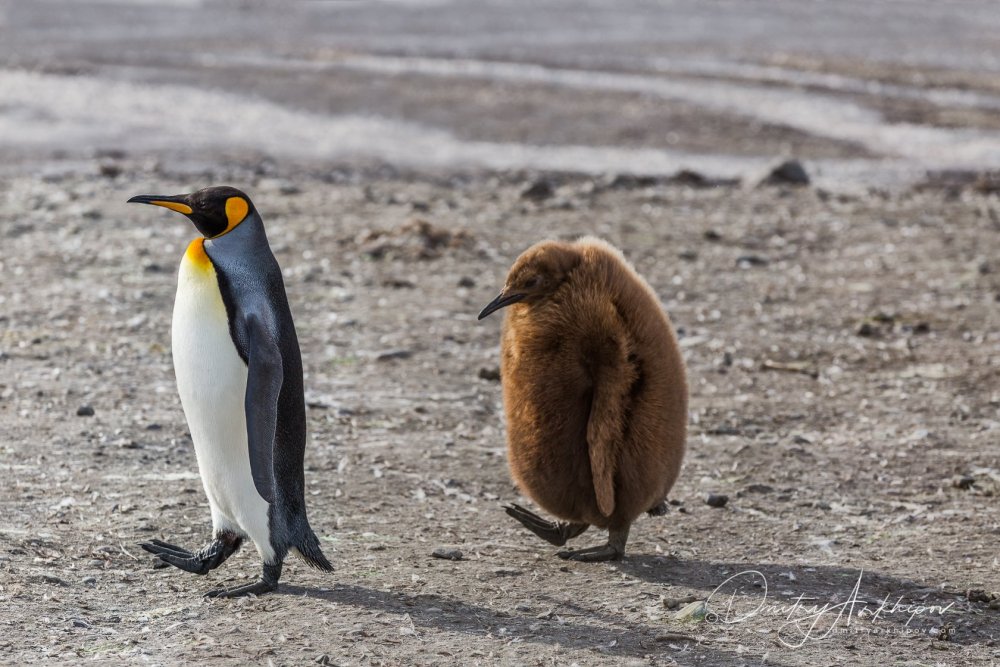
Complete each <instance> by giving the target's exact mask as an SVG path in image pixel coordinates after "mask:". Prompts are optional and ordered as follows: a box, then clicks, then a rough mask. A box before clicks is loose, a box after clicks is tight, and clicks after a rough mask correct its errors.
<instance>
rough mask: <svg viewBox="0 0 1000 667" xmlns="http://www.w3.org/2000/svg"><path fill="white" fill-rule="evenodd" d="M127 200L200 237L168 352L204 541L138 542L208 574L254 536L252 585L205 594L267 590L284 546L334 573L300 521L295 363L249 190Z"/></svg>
mask: <svg viewBox="0 0 1000 667" xmlns="http://www.w3.org/2000/svg"><path fill="white" fill-rule="evenodd" d="M129 202H130V203H131V202H135V203H140V204H152V205H154V206H163V207H164V208H169V209H170V210H172V211H177V212H178V213H182V214H184V215H185V216H187V217H188V219H190V220H191V222H193V223H194V225H195V227H197V228H198V231H199V232H201V234H202V237H200V238H197V239H195V240H193V241H191V244H190V245H188V248H187V252H185V253H184V258H183V259H182V260H181V265H180V272H179V275H178V280H177V298H176V301H175V302H174V318H173V331H172V338H173V341H172V347H173V357H174V372H175V374H176V376H177V390H178V392H179V393H180V397H181V404H182V406H183V407H184V415H185V416H186V417H187V422H188V427H189V429H190V431H191V439H192V440H193V441H194V450H195V454H196V456H197V458H198V468H199V471H200V472H201V480H202V483H203V484H204V487H205V494H206V495H207V496H208V503H209V506H210V507H211V510H212V528H213V539H212V541H211V542H210V543H209V544H207V545H206V546H205V547H204V548H202V549H201V550H200V551H197V552H194V553H192V552H190V551H188V550H187V549H184V548H182V547H178V546H174V545H172V544H169V543H167V542H162V541H160V540H150V541H149V542H148V543H143V544H142V545H141V546H142V548H143V549H145V550H146V551H148V552H150V553H153V554H155V555H156V556H158V557H159V558H160V559H161V560H163V561H165V562H167V563H169V564H171V565H173V566H175V567H178V568H180V569H182V570H185V571H187V572H193V573H195V574H207V573H208V572H209V571H210V570H213V569H215V568H217V567H219V566H220V565H221V564H222V563H223V562H224V561H225V560H226V559H227V558H229V556H231V555H232V554H233V553H235V552H236V550H237V549H239V548H240V545H241V544H242V543H243V541H244V540H246V539H249V540H250V541H252V542H253V544H254V546H255V547H257V551H258V552H259V553H260V556H261V558H262V559H263V561H264V573H263V576H262V577H261V579H260V581H257V582H254V583H251V584H247V585H244V586H238V587H235V588H230V589H220V590H214V591H211V592H209V593H208V596H210V597H238V596H241V595H248V594H257V595H259V594H261V593H266V592H268V591H273V590H275V589H276V588H277V587H278V578H279V577H280V576H281V566H282V563H283V562H284V559H285V556H286V555H287V554H288V552H289V550H290V549H296V550H298V552H299V554H300V555H301V556H302V557H303V558H304V559H305V561H306V562H307V563H309V565H312V566H313V567H317V568H319V569H321V570H327V571H329V570H332V569H333V568H332V567H331V565H330V562H329V561H327V559H326V557H325V556H324V555H323V552H322V550H321V549H320V546H319V541H318V540H317V539H316V535H315V533H313V531H312V529H311V528H310V527H309V522H308V521H307V520H306V503H305V489H304V486H305V482H304V478H303V454H304V451H305V444H306V414H305V399H304V396H303V387H302V359H301V357H300V356H299V344H298V340H297V339H296V337H295V326H294V324H293V323H292V315H291V312H290V311H289V308H288V299H287V297H286V296H285V286H284V283H283V282H282V279H281V269H280V268H279V267H278V262H277V261H276V260H275V259H274V255H273V254H272V253H271V248H270V246H268V243H267V236H266V235H265V234H264V224H263V222H262V221H261V219H260V215H258V213H257V210H256V209H255V208H254V205H253V203H251V201H250V198H249V197H247V196H246V195H245V194H243V193H242V192H240V191H239V190H236V189H235V188H230V187H212V188H206V189H204V190H199V191H198V192H195V193H193V194H188V195H174V196H158V195H139V196H137V197H132V198H131V199H129Z"/></svg>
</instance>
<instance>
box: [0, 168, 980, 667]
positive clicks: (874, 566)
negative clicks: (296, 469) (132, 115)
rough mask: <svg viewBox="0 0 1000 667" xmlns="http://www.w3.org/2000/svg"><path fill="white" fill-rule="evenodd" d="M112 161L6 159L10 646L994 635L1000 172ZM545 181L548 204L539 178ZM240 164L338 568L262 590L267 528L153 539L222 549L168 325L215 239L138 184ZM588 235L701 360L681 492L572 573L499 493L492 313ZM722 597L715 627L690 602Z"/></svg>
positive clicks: (262, 655) (603, 648) (681, 645)
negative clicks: (460, 169)
mask: <svg viewBox="0 0 1000 667" xmlns="http://www.w3.org/2000/svg"><path fill="white" fill-rule="evenodd" d="M110 162H111V164H110V166H109V159H105V160H104V161H103V163H102V164H103V175H102V173H101V171H99V169H98V165H97V164H96V163H94V164H90V165H85V166H84V167H80V168H75V169H73V170H69V171H65V172H57V171H51V172H50V173H49V174H48V177H47V178H45V179H38V178H34V177H28V176H19V175H16V174H13V173H8V174H6V175H3V176H0V234H2V237H3V244H4V248H5V252H4V255H3V257H2V259H0V273H2V275H3V291H2V293H0V324H2V326H0V369H2V371H3V372H2V375H0V432H2V433H3V434H4V438H3V442H2V443H0V466H2V467H3V469H4V471H5V474H6V477H7V479H8V483H7V484H5V485H3V486H2V487H0V503H2V506H3V508H4V510H5V513H6V516H5V517H4V519H3V521H2V522H0V602H2V604H0V627H2V628H3V631H0V651H2V653H3V655H4V656H5V657H4V661H5V662H9V663H11V664H21V663H27V662H34V661H43V660H44V661H51V662H65V663H73V664H76V663H79V662H80V661H93V662H102V663H129V664H134V663H136V662H146V663H151V664H181V663H188V664H191V663H197V664H208V665H227V664H275V665H280V664H308V663H315V664H376V665H396V664H454V663H456V662H462V663H476V664H496V663H499V664H569V663H573V662H575V663H578V664H609V665H610V664H615V665H617V664H673V663H677V664H684V665H742V664H753V665H760V664H775V665H820V664H830V665H833V664H837V665H840V664H955V665H959V664H962V665H967V664H992V663H994V662H996V661H998V660H1000V647H998V646H996V641H998V640H1000V616H998V614H1000V611H998V610H997V607H998V606H1000V603H998V602H996V601H995V596H996V593H995V592H996V591H1000V572H998V561H997V543H998V532H1000V516H998V512H997V505H996V497H995V496H996V493H997V491H998V488H1000V486H998V484H1000V334H998V331H1000V263H998V259H997V258H998V257H1000V199H998V197H997V195H996V194H991V193H989V192H984V191H983V190H984V189H986V188H980V189H979V190H976V189H974V188H971V187H966V186H962V185H954V186H949V187H929V188H913V189H907V190H900V191H896V192H891V193H884V192H878V191H872V192H870V193H869V194H867V195H864V196H846V195H838V194H830V193H826V192H823V191H821V190H818V189H815V188H809V187H805V188H791V187H763V188H751V187H746V186H727V187H714V188H697V187H692V186H688V185H683V184H670V183H666V182H663V181H649V182H638V183H637V182H635V181H628V180H622V179H619V180H618V181H617V182H613V181H611V179H608V178H596V179H592V178H583V177H569V176H559V175H548V176H544V177H539V176H531V175H524V174H500V175H495V176H490V175H483V174H464V175H463V174H459V175H452V176H448V177H445V176H441V177H431V176H426V177H410V176H403V175H400V174H395V173H392V172H388V171H385V170H382V171H378V170H376V171H372V172H365V173H362V172H356V171H350V170H343V171H339V172H337V173H335V174H333V175H331V173H330V172H329V171H327V172H322V173H320V172H316V173H310V172H308V171H301V172H300V173H294V172H291V171H287V172H284V173H283V174H282V176H281V178H277V177H275V176H274V175H273V174H269V173H263V174H262V173H259V172H254V171H253V170H252V169H249V168H247V169H243V168H240V167H233V168H231V169H228V170H211V169H202V170H200V171H197V172H187V173H184V172H171V173H164V172H163V171H162V170H160V171H156V170H151V168H150V167H149V166H148V165H143V164H140V163H133V162H131V161H129V160H128V159H125V160H121V161H117V162H116V161H114V160H113V159H112V160H110ZM539 178H544V179H548V181H549V182H551V184H552V185H553V189H552V196H550V197H547V198H544V199H542V200H532V199H527V198H525V197H523V196H522V193H523V192H524V190H525V189H526V188H527V187H528V186H529V185H531V184H532V183H533V182H534V181H535V180H537V179H539ZM210 183H215V184H221V183H231V184H233V185H237V186H241V187H243V188H244V189H246V191H247V192H248V193H249V194H250V195H251V197H252V198H253V199H254V201H255V203H256V204H257V207H258V209H259V210H260V211H261V212H262V214H263V217H264V220H265V223H266V225H267V227H268V231H269V235H270V238H271V243H272V246H273V248H274V250H275V253H276V255H277V257H278V259H279V261H280V262H281V264H282V266H283V267H284V271H285V278H286V286H287V289H288V294H289V298H290V300H291V303H292V309H293V313H294V315H295V317H296V323H297V326H298V330H299V336H300V341H301V344H302V351H303V357H304V361H305V366H306V386H307V400H308V403H309V415H308V416H309V425H310V430H311V436H310V442H309V445H308V449H307V452H306V481H307V485H308V502H309V504H310V505H309V511H310V519H311V523H312V524H313V526H314V528H315V529H316V532H317V534H319V535H320V536H321V540H322V542H323V545H324V549H325V550H326V552H327V555H328V556H329V557H330V559H331V560H332V561H333V562H334V565H335V567H336V571H335V572H334V573H332V574H323V573H318V572H316V571H313V570H310V569H308V568H307V567H305V566H304V565H303V564H302V563H301V562H300V561H295V560H292V561H290V562H289V564H288V566H287V567H286V570H285V574H284V577H283V580H282V585H281V588H280V589H279V591H278V592H277V593H276V594H272V595H268V596H264V597H261V598H259V599H257V598H250V599H241V600H234V601H225V600H207V599H204V598H203V597H202V593H203V592H205V591H207V590H209V589H211V588H215V587H217V586H220V585H232V584H235V583H238V582H242V581H245V580H248V579H249V578H251V577H253V576H256V575H257V573H258V567H259V561H258V559H257V556H256V554H255V553H252V552H249V553H248V552H242V553H240V554H239V555H237V556H236V557H234V558H233V559H231V560H230V561H229V562H227V563H226V565H225V566H223V567H222V568H221V569H220V570H217V571H216V572H214V573H212V574H211V575H209V576H208V577H207V578H198V577H194V576H191V575H187V574H185V573H182V572H179V571H177V570H172V569H171V570H164V569H154V568H153V564H152V562H151V560H150V558H149V557H147V556H146V555H145V554H144V553H143V552H142V551H141V550H140V549H138V547H137V546H136V543H137V542H139V541H141V540H145V539H148V538H151V537H157V538H160V539H166V540H168V541H171V542H176V543H180V544H184V545H189V546H199V545H201V544H202V543H203V542H205V541H206V540H207V538H208V535H209V530H210V522H209V512H208V507H207V503H206V500H205V497H204V494H203V491H202V489H201V485H200V481H199V479H198V476H197V468H196V464H195V460H194V456H193V451H192V447H191V442H190V439H189V436H188V433H187V430H186V425H185V422H184V418H183V414H182V412H181V409H180V404H179V401H178V399H177V395H176V390H175V387H174V382H173V374H172V368H171V361H170V348H169V346H170V338H169V326H168V323H169V318H170V312H171V304H172V299H173V292H174V283H175V271H176V268H175V267H176V264H177V262H178V261H179V258H180V256H181V254H182V252H183V249H184V247H185V245H186V241H187V240H188V239H189V238H191V237H192V236H193V234H194V232H193V229H192V228H191V227H190V226H189V225H188V224H187V223H185V222H184V221H183V220H182V219H181V218H179V217H178V216H175V215H172V214H169V213H168V212H163V214H162V219H161V218H156V217H155V216H153V217H152V218H151V215H150V211H145V210H144V211H142V212H141V213H142V214H141V215H140V212H139V211H137V210H135V209H133V208H130V207H127V206H126V205H125V204H124V201H125V200H126V199H127V198H128V197H129V196H130V195H132V194H136V193H143V192H148V191H157V192H158V191H168V192H187V191H191V190H194V189H197V188H199V187H203V186H205V185H208V184H210ZM541 190H544V188H541ZM536 191H537V190H536ZM584 233H594V234H598V235H600V236H603V237H605V238H607V239H608V240H610V241H612V242H613V243H615V244H617V245H619V246H620V247H621V248H622V249H623V250H624V252H625V253H626V255H627V256H628V257H629V258H630V259H631V260H632V261H633V262H634V263H635V265H636V267H637V269H638V270H639V271H640V272H641V273H642V274H643V275H644V276H646V277H647V279H648V280H649V282H650V283H651V284H652V285H653V287H654V288H655V289H656V291H657V293H658V294H659V295H660V297H661V299H662V301H663V303H664V305H665V307H666V308H667V310H668V311H669V312H670V314H671V317H672V318H673V321H674V323H675V325H676V326H677V327H678V328H679V330H680V333H681V336H682V338H681V342H682V345H683V348H684V354H685V358H686V361H687V364H688V369H689V376H690V381H691V417H690V418H691V432H690V438H689V454H688V457H687V460H686V463H685V468H684V470H683V472H682V475H681V478H680V480H679V482H678V484H677V486H676V487H675V489H674V491H673V493H672V497H671V499H672V500H673V501H674V505H673V506H672V508H671V510H672V511H671V512H670V513H669V514H668V515H667V516H665V517H659V518H644V519H641V520H640V521H638V522H637V524H636V525H635V526H634V528H633V533H632V538H631V541H630V544H629V553H628V556H627V557H626V559H625V560H623V561H621V562H619V563H613V564H578V563H570V564H567V563H565V562H563V561H561V560H559V559H558V558H556V557H555V556H554V552H555V549H553V548H550V547H549V546H548V545H546V544H544V543H542V542H540V541H539V540H538V539H537V538H534V536H532V535H530V534H528V533H527V532H526V531H524V530H523V529H521V528H519V527H518V526H517V525H515V524H514V523H513V522H512V521H511V520H509V519H508V518H507V517H506V516H505V515H504V513H503V511H502V509H501V507H500V506H501V504H502V503H504V502H510V501H516V502H526V501H525V500H524V499H522V498H520V497H519V495H518V493H517V491H516V489H515V488H514V487H513V486H512V485H511V483H510V481H509V478H508V475H507V471H506V463H505V460H504V459H505V453H504V441H503V438H504V431H503V420H502V411H501V405H500V385H499V383H498V382H497V381H496V379H495V372H496V369H497V366H498V358H497V352H498V335H499V331H498V330H499V320H487V321H484V322H481V323H478V322H476V320H475V316H476V314H477V313H478V311H479V309H480V308H481V306H482V305H483V304H485V303H486V302H487V301H489V300H490V299H491V298H492V297H493V296H494V295H495V293H496V291H497V289H498V288H499V287H500V285H501V284H502V280H503V276H504V274H505V272H506V269H507V267H508V266H509V264H510V263H511V261H512V260H513V259H514V257H516V256H517V254H518V253H519V252H520V251H521V250H523V249H524V248H525V247H527V246H529V245H531V244H532V243H534V242H535V241H537V240H539V239H540V238H543V237H558V238H572V237H576V236H579V235H582V234H584ZM91 412H92V414H91ZM709 493H714V494H722V495H725V496H727V497H728V502H727V503H725V505H724V506H722V507H712V506H710V505H709V504H707V503H706V497H707V494H709ZM715 504H719V503H715ZM600 539H603V537H602V536H601V535H600V534H598V533H594V534H590V533H588V534H585V535H584V536H582V537H581V538H579V540H578V541H577V543H578V544H581V545H583V544H587V543H593V542H597V541H598V540H600ZM439 548H445V549H458V550H460V551H461V553H462V560H458V561H452V560H442V559H438V558H434V557H432V555H431V554H432V552H433V551H435V550H436V549H439ZM747 571H755V572H757V574H741V573H746V572H747ZM733 577H734V578H733ZM730 578H732V579H730ZM727 580H730V581H729V583H726V582H727ZM765 582H766V584H765ZM720 587H721V588H720ZM717 589H718V591H717V592H714V593H713V591H716V590H717ZM706 599H709V603H708V610H709V612H710V614H709V616H708V618H707V619H705V620H699V618H700V616H701V615H702V614H700V613H698V610H697V609H694V610H693V611H692V608H691V607H690V606H689V607H688V611H687V613H683V614H681V616H683V617H684V618H682V619H678V618H676V617H675V616H676V615H677V613H678V609H680V608H683V607H685V605H688V603H689V602H696V601H699V600H702V601H703V600H706ZM991 600H994V601H993V602H991ZM796 601H798V604H797V605H796ZM883 601H887V602H886V603H885V605H883V607H882V609H881V611H880V612H879V613H878V614H877V615H876V614H875V611H876V610H878V609H879V606H880V605H881V604H882V603H883ZM852 603H853V604H852ZM824 605H826V606H825V607H824ZM697 606H698V605H694V607H697ZM866 608H867V612H868V613H867V615H866V614H865V612H864V610H865V609H866ZM942 610H943V611H942ZM755 612H756V613H755ZM814 612H822V613H818V614H814ZM789 619H792V620H795V621H797V623H792V624H789V622H788V621H789ZM813 621H816V623H815V625H813ZM810 627H812V630H810V629H809V628H810ZM828 631H829V632H828Z"/></svg>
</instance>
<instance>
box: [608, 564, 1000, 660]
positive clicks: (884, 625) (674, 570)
mask: <svg viewBox="0 0 1000 667" xmlns="http://www.w3.org/2000/svg"><path fill="white" fill-rule="evenodd" d="M618 568H619V570H620V571H622V572H624V573H627V574H629V575H631V576H633V577H636V578H637V579H641V580H644V581H646V582H649V583H655V584H662V585H664V587H665V590H664V595H666V596H669V595H670V593H669V592H668V591H669V590H670V588H673V587H678V586H682V587H686V588H694V589H697V590H699V591H701V592H702V594H701V595H699V596H698V597H700V598H701V599H708V600H709V608H710V609H713V608H714V609H726V608H727V605H729V604H730V603H729V600H730V596H733V595H735V596H736V597H735V598H734V599H736V600H739V601H740V603H739V604H738V605H736V607H737V611H735V612H732V614H731V618H734V619H737V620H740V622H743V621H742V620H741V619H742V617H743V616H745V615H746V614H747V613H750V612H753V611H754V610H759V611H757V612H756V613H755V614H751V616H750V617H749V618H747V619H746V621H745V622H747V623H750V624H751V625H758V626H761V627H774V628H776V627H779V626H781V625H782V624H783V623H785V621H786V620H788V619H787V613H788V612H789V611H791V609H792V607H793V605H795V601H796V600H797V599H798V600H800V606H799V607H798V608H797V610H796V611H795V612H794V616H792V618H796V619H799V618H807V617H809V618H807V620H806V621H805V622H803V623H800V624H798V626H797V627H792V626H788V627H786V631H787V632H788V633H790V634H787V635H786V636H790V637H791V638H793V639H796V638H801V636H802V633H803V632H805V631H806V630H808V628H809V625H810V623H811V622H812V620H814V619H815V618H816V617H814V616H812V617H810V615H811V614H812V613H814V612H816V611H820V610H822V609H823V607H824V605H829V607H827V608H826V609H827V610H826V611H825V612H823V613H822V614H821V615H820V617H819V622H818V624H817V626H816V630H815V631H814V634H813V635H812V636H816V635H817V634H822V632H823V630H824V629H825V628H827V627H830V625H831V623H833V622H834V620H836V618H837V616H838V614H839V613H840V612H841V611H843V615H842V616H840V618H839V620H836V627H838V628H840V629H843V628H844V627H845V625H846V623H847V620H848V616H851V624H850V628H852V629H854V630H857V631H858V632H859V634H866V635H869V636H872V637H878V636H879V635H884V636H885V637H886V638H885V641H891V640H892V637H893V636H898V635H899V634H901V633H905V632H915V633H917V634H921V635H924V636H934V635H929V632H930V630H931V629H940V628H941V627H943V626H946V625H949V624H951V625H952V626H958V631H957V632H952V633H951V637H950V641H953V642H955V643H958V644H962V645H975V644H986V643H988V642H993V641H996V640H997V639H998V638H1000V613H998V612H996V611H994V610H991V609H988V608H987V605H985V604H982V603H974V602H970V601H969V600H968V599H967V598H966V597H965V595H964V594H961V593H958V592H954V591H951V592H949V591H942V590H940V589H939V588H936V587H933V586H925V585H921V584H919V583H917V582H915V581H913V580H910V579H904V578H901V577H897V576H893V575H891V574H886V573H883V572H878V571H873V570H863V571H862V570H861V569H858V568H847V567H833V566H825V565H815V566H812V565H802V564H783V563H726V562H708V561H699V560H683V559H677V558H669V557H664V556H652V555H635V556H627V557H626V558H625V559H624V560H623V561H622V562H621V563H619V565H618ZM800 596H801V597H800ZM852 600H854V601H855V602H854V604H853V606H852V605H851V601H852ZM897 603H898V605H897ZM880 608H881V610H882V611H881V612H880V613H879V614H878V615H877V616H876V615H875V612H876V611H878V610H879V609H880ZM863 610H866V611H863ZM942 610H943V611H942ZM741 612H742V613H741ZM722 615H723V613H722V612H721V611H720V616H722ZM768 616H770V618H769V619H768V618H767V617H768ZM886 630H890V632H886Z"/></svg>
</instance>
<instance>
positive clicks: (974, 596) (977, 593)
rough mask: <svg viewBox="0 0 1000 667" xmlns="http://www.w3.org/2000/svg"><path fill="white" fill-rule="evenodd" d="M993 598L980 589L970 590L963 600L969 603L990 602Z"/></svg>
mask: <svg viewBox="0 0 1000 667" xmlns="http://www.w3.org/2000/svg"><path fill="white" fill-rule="evenodd" d="M995 597H996V596H995V595H992V594H990V593H987V592H986V591H985V590H983V589H982V588H970V589H969V590H967V591H966V592H965V599H967V600H968V601H969V602H992V601H993V600H994V598H995Z"/></svg>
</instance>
